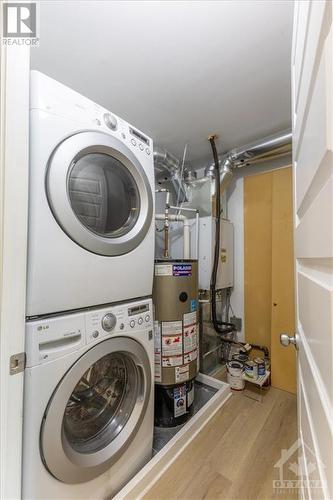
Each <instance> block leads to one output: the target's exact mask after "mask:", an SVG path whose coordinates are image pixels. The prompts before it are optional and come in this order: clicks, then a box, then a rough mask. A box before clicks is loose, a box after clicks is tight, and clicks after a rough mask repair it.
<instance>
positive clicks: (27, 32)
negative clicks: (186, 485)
mask: <svg viewBox="0 0 333 500" xmlns="http://www.w3.org/2000/svg"><path fill="white" fill-rule="evenodd" d="M3 21H4V26H3V36H4V37H7V38H12V37H15V38H18V37H19V38H35V37H36V36H37V35H36V3H23V2H22V3H4V4H3Z"/></svg>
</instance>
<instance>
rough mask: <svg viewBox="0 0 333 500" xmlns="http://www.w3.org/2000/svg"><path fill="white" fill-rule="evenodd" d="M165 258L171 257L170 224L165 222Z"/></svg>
mask: <svg viewBox="0 0 333 500" xmlns="http://www.w3.org/2000/svg"><path fill="white" fill-rule="evenodd" d="M163 256H164V258H165V259H168V258H169V225H167V224H164V254H163Z"/></svg>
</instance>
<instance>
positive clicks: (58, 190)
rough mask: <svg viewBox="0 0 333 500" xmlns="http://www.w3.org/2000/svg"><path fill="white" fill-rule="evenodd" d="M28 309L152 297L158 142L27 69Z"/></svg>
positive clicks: (47, 309)
mask: <svg viewBox="0 0 333 500" xmlns="http://www.w3.org/2000/svg"><path fill="white" fill-rule="evenodd" d="M30 106H31V110H30V134H31V136H30V190H29V235H28V285H27V316H28V317H33V316H40V315H45V314H50V313H54V312H62V311H68V310H74V309H79V308H84V307H90V306H92V305H100V304H108V303H111V302H117V301H123V300H130V299H132V298H139V297H144V296H148V295H151V292H152V277H153V265H154V227H153V221H154V196H153V193H154V164H153V143H152V140H151V139H150V138H149V137H147V136H146V135H145V134H143V133H142V132H141V131H139V130H137V129H135V128H134V127H132V126H131V125H129V124H128V123H126V122H125V121H124V120H122V119H120V118H119V117H117V116H115V115H114V114H112V113H110V112H109V111H108V110H106V109H104V108H102V107H101V106H98V105H97V104H95V103H93V102H92V101H90V100H89V99H87V98H85V97H83V96H81V95H80V94H78V93H77V92H75V91H73V90H71V89H70V88H68V87H66V86H64V85H62V84H61V83H59V82H56V81H55V80H52V79H51V78H49V77H47V76H45V75H43V74H42V73H39V72H37V71H32V72H31V98H30Z"/></svg>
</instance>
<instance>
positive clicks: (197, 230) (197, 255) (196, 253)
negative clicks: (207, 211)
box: [195, 210, 199, 261]
mask: <svg viewBox="0 0 333 500" xmlns="http://www.w3.org/2000/svg"><path fill="white" fill-rule="evenodd" d="M195 258H196V259H197V261H199V210H197V213H196V216H195Z"/></svg>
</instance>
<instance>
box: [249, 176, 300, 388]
mask: <svg viewBox="0 0 333 500" xmlns="http://www.w3.org/2000/svg"><path fill="white" fill-rule="evenodd" d="M292 200H293V189H292V170H291V167H286V168H282V169H279V170H272V171H270V172H266V173H263V174H258V175H251V176H248V177H246V178H245V179H244V283H245V335H246V340H247V341H248V342H250V343H251V342H253V343H256V344H261V345H266V346H267V347H268V348H269V350H270V354H271V363H272V385H273V386H274V387H276V388H278V389H282V390H285V391H288V392H292V393H295V392H296V360H295V353H294V352H293V351H292V350H286V349H283V347H282V346H281V345H280V332H281V331H293V330H294V328H295V303H294V251H293V247H294V244H293V201H292Z"/></svg>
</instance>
